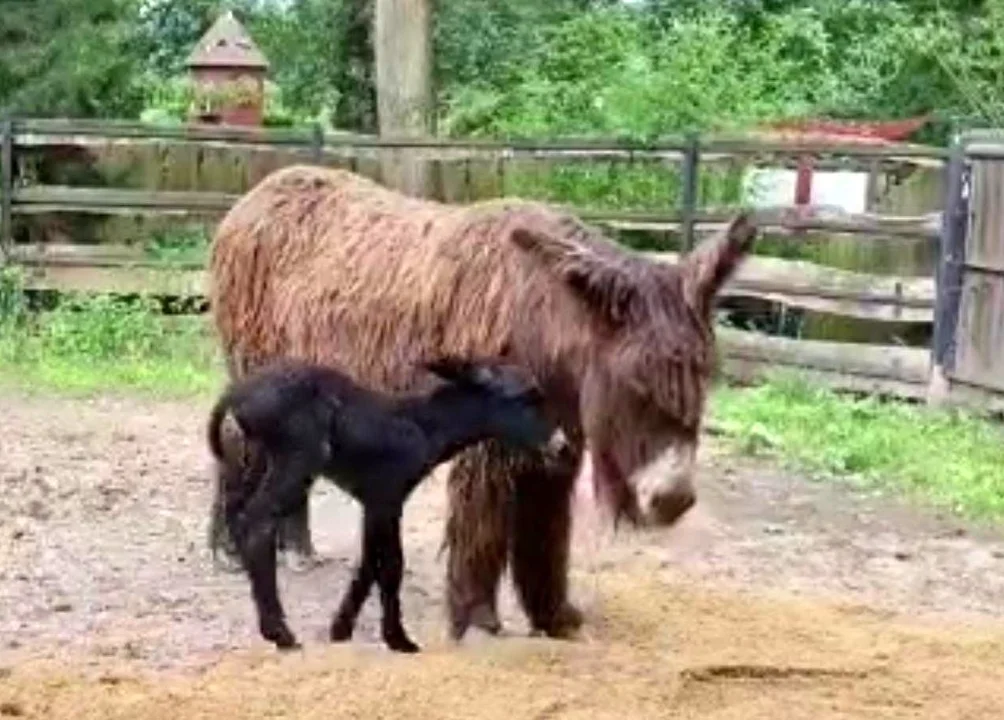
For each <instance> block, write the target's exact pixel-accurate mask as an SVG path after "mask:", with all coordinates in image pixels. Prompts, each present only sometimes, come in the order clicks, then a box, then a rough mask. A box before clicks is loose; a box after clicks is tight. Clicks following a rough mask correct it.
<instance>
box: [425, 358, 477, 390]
mask: <svg viewBox="0 0 1004 720" xmlns="http://www.w3.org/2000/svg"><path fill="white" fill-rule="evenodd" d="M423 366H424V367H425V369H426V370H428V371H429V372H431V373H432V374H433V375H435V376H437V377H439V378H440V379H441V380H446V381H447V382H451V383H454V384H456V385H465V386H474V385H476V386H487V385H490V384H491V382H492V379H493V377H492V373H491V371H490V370H489V369H488V368H485V367H483V366H481V365H479V364H477V363H475V362H472V361H470V360H468V359H466V358H461V357H456V356H454V355H443V356H441V357H438V358H436V359H434V360H430V361H428V362H426V363H424V364H423Z"/></svg>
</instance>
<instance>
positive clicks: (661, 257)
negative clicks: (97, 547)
mask: <svg viewBox="0 0 1004 720" xmlns="http://www.w3.org/2000/svg"><path fill="white" fill-rule="evenodd" d="M644 255H645V256H646V257H649V258H651V259H653V260H655V261H657V262H663V263H676V262H678V261H679V258H680V256H679V255H678V254H677V253H671V252H661V253H655V252H653V253H644ZM12 259H13V260H15V261H17V262H20V263H23V264H27V265H39V264H46V263H47V264H53V265H79V266H101V267H112V266H122V265H134V264H136V263H140V264H144V265H147V266H156V265H159V264H162V263H163V261H159V260H156V259H153V258H150V257H149V256H147V255H145V254H144V253H143V250H142V249H141V248H139V247H135V246H125V245H73V244H55V243H53V244H47V245H19V246H15V248H14V249H13V251H12ZM200 265H201V264H199V263H196V264H194V265H193V266H200ZM723 294H724V295H725V296H726V297H750V296H752V297H761V298H764V299H767V300H773V301H777V302H783V303H785V304H789V305H792V306H795V307H807V309H817V310H821V311H825V312H837V313H839V314H849V315H852V316H855V317H862V318H864V319H876V320H888V321H890V322H930V321H931V320H932V313H933V307H934V296H935V287H934V280H933V279H932V278H926V277H917V278H908V277H898V276H888V275H886V276H879V275H869V274H866V273H857V272H851V271H848V270H841V269H838V268H830V267H825V266H822V265H816V264H814V263H810V262H805V261H795V260H782V259H780V258H771V257H761V256H752V257H750V258H748V259H747V260H746V261H745V262H744V263H743V264H742V265H741V266H740V268H739V270H738V271H737V272H736V274H735V275H734V276H733V277H732V278H731V279H730V280H729V282H728V283H727V284H726V286H725V289H724V293H723ZM841 311H843V312H841Z"/></svg>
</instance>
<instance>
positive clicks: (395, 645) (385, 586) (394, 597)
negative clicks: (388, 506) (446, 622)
mask: <svg viewBox="0 0 1004 720" xmlns="http://www.w3.org/2000/svg"><path fill="white" fill-rule="evenodd" d="M368 524H369V525H374V526H375V527H374V528H373V530H372V531H371V532H372V535H373V536H374V538H375V542H376V543H377V550H376V558H377V567H376V572H377V578H376V579H377V585H378V586H379V588H380V605H381V606H382V607H381V609H382V610H383V616H382V617H381V619H380V629H381V634H382V635H383V641H384V642H385V643H387V647H389V648H390V649H391V650H395V651H397V652H405V653H415V652H418V650H419V647H418V645H416V644H415V642H414V641H413V640H412V639H411V638H409V637H408V633H407V632H405V630H404V625H403V624H402V623H401V581H402V580H403V577H404V551H403V550H402V548H401V510H400V509H398V511H397V512H396V513H394V514H393V515H391V514H389V513H384V512H381V513H379V514H378V515H377V516H376V517H373V518H372V519H371V520H370V521H369V523H368Z"/></svg>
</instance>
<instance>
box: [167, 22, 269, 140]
mask: <svg viewBox="0 0 1004 720" xmlns="http://www.w3.org/2000/svg"><path fill="white" fill-rule="evenodd" d="M187 65H188V69H189V72H190V73H191V76H192V81H193V84H194V85H195V102H194V103H193V107H192V110H191V112H192V116H193V119H195V120H198V121H199V122H207V123H223V124H225V125H261V124H262V119H263V116H264V110H265V74H266V73H267V72H268V60H266V59H265V56H264V55H263V54H262V52H261V50H259V49H258V47H257V46H256V45H255V43H254V40H252V39H251V36H250V35H248V32H247V30H245V29H244V26H243V25H241V24H240V22H238V20H237V18H235V17H234V14H233V13H232V12H230V11H229V10H228V11H227V12H225V13H223V14H222V15H220V16H219V17H218V18H217V19H216V22H214V23H213V25H212V27H210V28H209V30H207V31H206V34H205V35H203V36H202V39H200V40H199V42H198V44H196V46H195V48H193V50H192V53H191V55H189V56H188V62H187Z"/></svg>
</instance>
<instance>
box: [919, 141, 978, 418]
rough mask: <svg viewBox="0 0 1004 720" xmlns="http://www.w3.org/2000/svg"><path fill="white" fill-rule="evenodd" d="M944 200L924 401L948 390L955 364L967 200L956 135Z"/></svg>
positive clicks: (938, 397)
mask: <svg viewBox="0 0 1004 720" xmlns="http://www.w3.org/2000/svg"><path fill="white" fill-rule="evenodd" d="M945 172H946V175H947V177H946V181H945V203H944V210H943V214H942V218H941V257H940V258H939V260H938V270H937V273H936V274H935V282H936V294H935V308H934V334H933V337H932V340H931V376H930V382H929V384H928V392H927V401H928V403H930V404H935V405H936V404H939V403H942V402H944V401H945V400H946V399H947V396H948V393H949V379H948V374H949V373H950V372H951V371H952V370H953V369H954V367H955V331H956V327H957V325H958V319H959V302H960V299H961V295H962V274H963V266H964V263H965V252H966V231H967V225H968V219H969V217H968V216H969V202H968V197H967V196H968V194H969V193H967V192H966V184H967V178H966V148H965V144H964V142H963V141H962V140H961V139H960V138H959V137H958V136H956V137H955V139H954V141H953V143H952V150H951V156H950V157H949V160H948V164H947V165H946V168H945Z"/></svg>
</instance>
